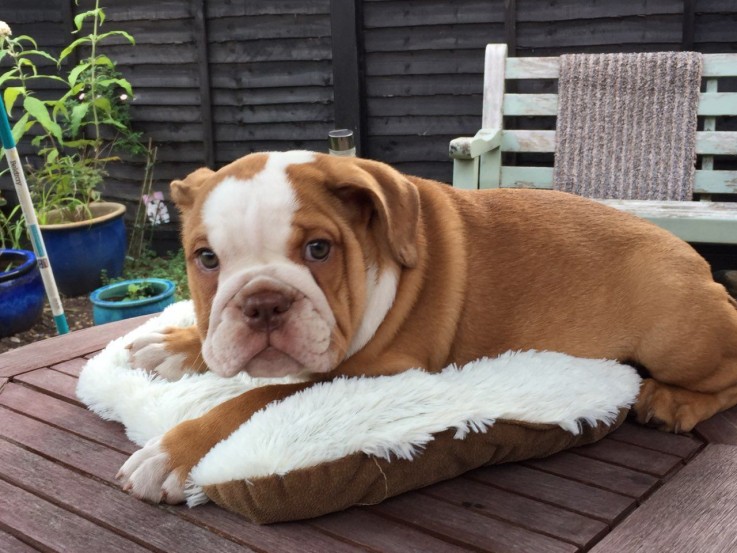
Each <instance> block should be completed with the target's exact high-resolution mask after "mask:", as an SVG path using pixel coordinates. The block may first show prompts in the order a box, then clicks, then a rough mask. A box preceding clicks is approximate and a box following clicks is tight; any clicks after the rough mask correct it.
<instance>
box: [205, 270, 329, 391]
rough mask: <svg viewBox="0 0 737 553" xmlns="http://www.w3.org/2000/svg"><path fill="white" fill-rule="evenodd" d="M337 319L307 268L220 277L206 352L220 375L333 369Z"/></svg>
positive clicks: (272, 375)
mask: <svg viewBox="0 0 737 553" xmlns="http://www.w3.org/2000/svg"><path fill="white" fill-rule="evenodd" d="M334 328H335V317H334V316H333V312H332V310H331V309H330V305H329V303H328V301H327V298H326V297H325V294H324V293H323V291H322V290H321V289H320V287H319V286H318V285H317V283H316V282H315V280H314V278H313V277H312V275H311V273H310V272H309V270H308V269H307V268H306V267H302V266H300V265H297V264H288V263H283V264H278V265H264V266H260V267H255V268H251V269H248V270H245V271H241V272H238V273H236V274H232V275H227V276H226V275H221V282H219V283H218V291H217V294H216V295H215V298H214V301H213V306H212V310H211V312H210V325H209V329H208V332H207V337H206V338H205V341H204V343H203V348H202V354H203V356H204V359H205V362H206V363H207V365H208V367H210V369H211V370H212V371H213V372H215V373H217V374H219V375H221V376H233V375H234V374H236V373H238V372H240V371H246V372H247V373H248V374H249V375H251V376H255V377H283V376H287V375H298V374H306V373H325V372H328V371H330V370H332V369H333V368H334V367H335V365H336V364H337V361H338V356H339V353H338V352H337V351H336V348H334V347H331V346H333V343H334V340H333V331H334Z"/></svg>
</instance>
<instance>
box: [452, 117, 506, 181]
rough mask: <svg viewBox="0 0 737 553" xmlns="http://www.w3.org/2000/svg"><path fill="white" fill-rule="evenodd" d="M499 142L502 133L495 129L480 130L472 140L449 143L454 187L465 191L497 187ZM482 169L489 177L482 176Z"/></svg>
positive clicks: (499, 163) (466, 138) (459, 139)
mask: <svg viewBox="0 0 737 553" xmlns="http://www.w3.org/2000/svg"><path fill="white" fill-rule="evenodd" d="M501 142H502V130H501V129H496V128H495V129H481V130H480V131H479V132H477V133H476V136H474V137H473V138H470V137H462V138H456V139H454V140H451V142H450V148H449V154H450V157H451V158H453V186H454V187H456V188H467V189H475V188H479V187H495V186H499V170H500V167H501V153H500V150H499V146H500V145H501ZM482 169H483V170H485V171H487V170H488V171H487V172H488V173H490V174H487V175H481V173H480V171H481V170H482ZM481 181H483V182H481Z"/></svg>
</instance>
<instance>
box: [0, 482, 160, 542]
mask: <svg viewBox="0 0 737 553" xmlns="http://www.w3.org/2000/svg"><path fill="white" fill-rule="evenodd" d="M0 525H3V526H10V527H12V528H14V529H16V531H19V532H22V533H23V534H24V535H25V536H27V537H28V539H30V540H32V542H33V543H34V544H36V545H39V546H41V547H46V548H48V549H49V550H53V551H59V550H62V551H105V552H106V553H114V552H118V551H120V552H121V553H123V552H125V553H136V552H138V551H147V550H146V549H145V548H143V547H141V546H140V545H138V544H136V543H133V542H132V541H130V540H127V539H125V538H123V537H121V536H119V535H118V534H115V533H113V532H111V531H110V530H107V529H105V528H102V527H100V526H97V525H96V524H94V523H92V522H90V521H89V520H86V519H84V518H82V517H80V516H77V515H75V514H73V513H70V512H69V511H66V510H64V509H62V508H61V507H57V506H56V505H53V504H52V503H49V502H48V501H44V500H43V499H41V498H39V497H36V496H35V495H33V494H31V493H29V492H27V491H24V490H22V489H20V488H17V487H15V486H12V485H10V484H8V483H7V482H4V481H2V480H0Z"/></svg>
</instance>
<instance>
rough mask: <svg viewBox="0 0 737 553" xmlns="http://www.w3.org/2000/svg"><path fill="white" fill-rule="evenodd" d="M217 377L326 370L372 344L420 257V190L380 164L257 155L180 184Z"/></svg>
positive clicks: (192, 268)
mask: <svg viewBox="0 0 737 553" xmlns="http://www.w3.org/2000/svg"><path fill="white" fill-rule="evenodd" d="M172 197H173V199H174V201H175V202H176V204H177V206H178V207H179V209H180V211H181V213H182V237H183V243H184V250H185V254H186V257H187V272H188V277H189V285H190V290H191V293H192V298H193V300H194V303H195V310H196V314H197V324H198V327H199V331H200V334H201V336H202V338H203V348H202V352H203V356H204V358H205V361H206V362H207V364H208V366H209V367H210V369H211V370H213V371H214V372H216V373H218V374H220V375H223V376H230V375H233V374H236V373H237V372H239V371H246V372H247V373H249V374H250V375H252V376H261V377H278V376H285V375H291V374H304V373H313V374H314V373H325V372H329V371H331V370H332V369H334V368H335V367H336V365H337V364H338V363H340V362H341V361H342V360H343V359H345V358H346V357H348V356H350V355H352V354H353V353H355V352H356V351H358V350H360V349H361V348H362V347H363V346H365V345H366V344H367V343H368V342H369V340H370V339H371V338H372V336H373V335H374V333H375V332H376V330H377V328H378V327H379V325H380V324H381V322H382V321H383V319H384V317H385V316H386V314H387V313H388V311H389V309H390V308H391V306H392V303H393V302H394V298H395V294H396V291H397V286H398V281H399V275H400V272H401V271H402V270H404V269H406V268H411V267H413V266H414V265H415V264H416V263H417V255H418V254H417V247H416V243H415V242H416V230H417V224H418V218H419V211H420V205H419V196H418V192H417V189H416V188H415V186H414V185H413V184H411V183H410V182H409V181H408V180H407V179H406V178H405V177H403V176H402V175H401V174H400V173H398V172H396V171H395V170H393V169H391V168H390V167H388V166H386V165H383V164H381V163H377V162H372V161H368V160H360V159H355V158H338V157H333V156H327V155H323V154H315V153H311V152H300V151H297V152H285V153H267V154H252V155H249V156H246V157H244V158H241V159H240V160H238V161H236V162H234V163H232V164H230V165H228V166H226V167H224V168H223V169H221V170H220V171H217V172H213V171H210V170H208V169H199V170H197V171H195V172H194V173H192V174H190V175H189V176H188V177H187V178H185V179H184V180H182V181H174V182H173V183H172Z"/></svg>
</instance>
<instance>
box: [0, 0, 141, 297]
mask: <svg viewBox="0 0 737 553" xmlns="http://www.w3.org/2000/svg"><path fill="white" fill-rule="evenodd" d="M104 20H105V14H104V11H103V9H102V8H100V6H99V0H98V1H96V2H95V7H94V8H93V9H91V10H88V11H85V12H82V13H80V14H78V15H77V16H76V17H75V18H74V25H75V31H74V34H75V35H77V36H76V38H74V40H72V41H71V42H70V43H69V45H68V46H66V47H65V48H64V49H63V50H62V51H61V54H60V55H59V57H58V58H55V57H53V56H52V55H51V54H49V53H48V52H45V51H43V50H40V49H39V48H38V46H37V43H36V42H35V41H34V40H33V38H31V37H29V36H19V37H13V36H12V34H11V31H10V28H9V27H8V26H7V25H6V24H4V23H2V22H0V59H2V58H4V57H6V56H8V57H9V58H10V61H11V66H10V67H9V68H8V69H7V70H6V71H5V73H3V74H0V85H2V86H5V87H6V88H5V93H4V96H3V100H4V102H5V107H6V109H7V111H8V113H9V114H11V115H12V110H13V108H14V106H16V104H19V105H20V106H22V114H21V115H20V116H19V117H18V118H17V120H16V122H15V123H14V126H13V135H14V138H15V139H16V142H20V140H21V139H22V137H23V136H24V135H27V134H28V135H30V133H29V131H31V130H32V129H33V130H34V136H33V138H32V140H31V144H32V145H33V146H35V147H36V148H37V151H36V153H37V154H38V157H37V158H36V159H35V160H31V161H29V162H28V164H27V166H26V173H27V175H28V182H29V186H30V189H31V195H32V198H33V200H34V204H35V206H36V210H37V214H38V219H39V222H40V224H41V230H42V233H43V235H44V240H45V242H46V247H47V251H48V256H49V259H50V261H51V264H52V266H53V267H54V274H55V276H56V280H57V285H58V288H59V290H60V291H61V292H62V293H64V294H66V295H70V296H76V295H80V294H83V293H88V292H89V291H91V290H93V289H94V288H95V287H97V286H99V285H100V274H101V272H102V271H105V272H106V273H107V274H108V275H109V276H111V277H112V276H117V275H120V274H121V271H122V268H123V262H124V258H125V250H126V231H125V225H124V222H123V217H124V215H125V206H124V205H122V204H116V203H110V202H99V199H100V192H99V190H98V188H99V187H100V185H101V184H102V182H103V180H104V178H105V176H106V175H107V172H106V166H107V164H108V163H110V162H113V161H117V160H119V157H118V153H119V152H121V151H128V152H131V153H133V154H138V153H140V152H142V151H143V146H142V144H141V142H140V136H139V135H138V134H137V133H134V132H133V131H132V130H131V126H130V116H129V105H128V100H129V99H130V98H131V97H132V95H133V91H132V88H131V85H130V83H129V82H128V81H127V80H126V79H124V78H123V77H122V76H121V75H120V74H119V73H118V72H117V70H116V68H115V64H114V62H113V61H112V60H111V59H110V58H109V57H108V56H106V55H105V54H103V53H101V52H100V49H99V46H100V43H101V42H103V41H106V40H109V39H111V38H113V37H117V38H119V39H121V38H122V39H123V40H124V41H126V42H128V43H130V44H135V41H134V39H133V37H131V36H130V35H129V34H128V33H125V32H124V31H119V30H112V31H106V32H102V31H101V26H102V24H103V22H104ZM83 28H87V29H90V30H89V32H88V34H86V35H81V32H82V30H83ZM74 56H79V61H78V62H76V63H71V59H72V58H73V57H74ZM39 57H41V58H45V59H47V60H50V61H52V62H54V64H55V66H56V68H57V72H56V74H44V73H42V72H41V71H40V70H39V68H38V67H37V65H36V63H35V62H34V60H37V59H38V58H39ZM43 80H46V81H47V82H48V81H52V82H54V83H56V86H57V88H56V90H59V96H58V97H57V98H56V99H52V100H41V99H39V98H38V97H37V95H36V94H35V86H34V85H35V84H36V83H38V82H39V81H43ZM59 84H60V85H61V87H60V89H59V88H58V86H59ZM8 85H10V86H8Z"/></svg>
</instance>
